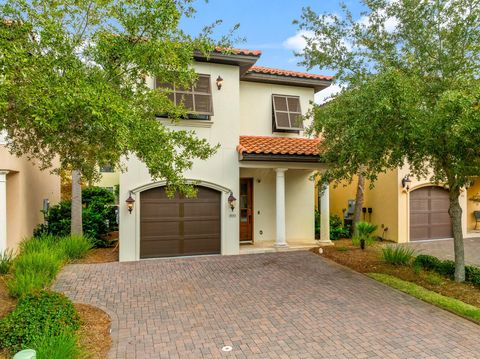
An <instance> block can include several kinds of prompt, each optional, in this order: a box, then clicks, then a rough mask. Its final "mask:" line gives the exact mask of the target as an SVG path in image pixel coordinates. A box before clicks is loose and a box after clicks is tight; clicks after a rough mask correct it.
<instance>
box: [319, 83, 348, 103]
mask: <svg viewBox="0 0 480 359" xmlns="http://www.w3.org/2000/svg"><path fill="white" fill-rule="evenodd" d="M342 88H343V86H341V85H337V84H333V85H330V86H329V87H327V88H326V89H325V90H322V91H320V92H317V93H316V94H315V103H316V104H318V105H321V104H324V103H326V102H328V101H330V100H331V99H332V96H334V95H336V94H338V93H339V92H340V91H341V90H342Z"/></svg>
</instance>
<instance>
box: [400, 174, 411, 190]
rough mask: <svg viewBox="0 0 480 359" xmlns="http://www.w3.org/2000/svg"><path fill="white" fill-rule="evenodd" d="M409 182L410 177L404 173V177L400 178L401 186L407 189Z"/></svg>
mask: <svg viewBox="0 0 480 359" xmlns="http://www.w3.org/2000/svg"><path fill="white" fill-rule="evenodd" d="M410 182H412V180H411V179H410V176H409V175H408V174H406V175H405V177H403V178H402V187H403V188H404V189H406V190H407V191H408V190H409V189H410V185H409V184H410Z"/></svg>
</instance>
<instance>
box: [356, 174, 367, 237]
mask: <svg viewBox="0 0 480 359" xmlns="http://www.w3.org/2000/svg"><path fill="white" fill-rule="evenodd" d="M364 187H365V177H363V176H362V175H361V174H360V173H359V174H358V182H357V194H356V195H355V210H354V211H353V226H354V227H353V228H355V225H356V224H357V223H358V222H360V220H361V216H362V208H363V195H364Z"/></svg>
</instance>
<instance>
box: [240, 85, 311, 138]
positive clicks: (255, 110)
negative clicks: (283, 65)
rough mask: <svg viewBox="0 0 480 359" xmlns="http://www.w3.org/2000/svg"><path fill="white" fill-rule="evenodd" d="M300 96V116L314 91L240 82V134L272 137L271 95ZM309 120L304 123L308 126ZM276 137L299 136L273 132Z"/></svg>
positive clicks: (306, 108) (304, 111)
mask: <svg viewBox="0 0 480 359" xmlns="http://www.w3.org/2000/svg"><path fill="white" fill-rule="evenodd" d="M273 94H276V95H290V96H300V107H301V110H302V114H304V115H305V114H306V113H307V111H308V110H309V109H310V101H313V95H314V91H313V89H311V88H305V87H296V86H284V85H274V84H265V83H256V82H247V81H241V82H240V110H241V113H240V134H241V135H249V136H272V95H273ZM310 124H311V120H310V119H307V120H306V121H305V122H304V127H305V128H307V127H308V126H310ZM275 135H277V136H287V137H299V136H303V135H304V132H300V134H295V133H283V132H275Z"/></svg>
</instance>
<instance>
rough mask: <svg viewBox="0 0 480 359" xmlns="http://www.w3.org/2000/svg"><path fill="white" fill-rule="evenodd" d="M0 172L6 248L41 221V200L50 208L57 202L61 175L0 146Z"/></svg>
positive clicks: (15, 243) (12, 246)
mask: <svg viewBox="0 0 480 359" xmlns="http://www.w3.org/2000/svg"><path fill="white" fill-rule="evenodd" d="M0 169H2V170H8V171H9V173H8V174H7V182H6V187H7V247H8V248H10V249H16V248H17V246H18V243H19V242H20V241H21V240H22V239H24V238H26V237H30V236H31V235H32V233H33V229H34V228H35V226H37V225H38V224H40V223H42V222H43V214H42V213H41V212H40V211H41V209H42V208H43V200H44V199H46V198H48V200H49V201H50V205H53V204H56V203H58V202H59V201H60V176H57V175H54V174H51V173H50V172H49V171H48V170H46V171H40V169H39V168H38V167H37V166H35V165H34V164H32V162H29V161H28V160H27V159H26V158H18V157H15V156H13V155H11V154H10V153H9V152H8V150H7V148H5V146H3V145H0Z"/></svg>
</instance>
